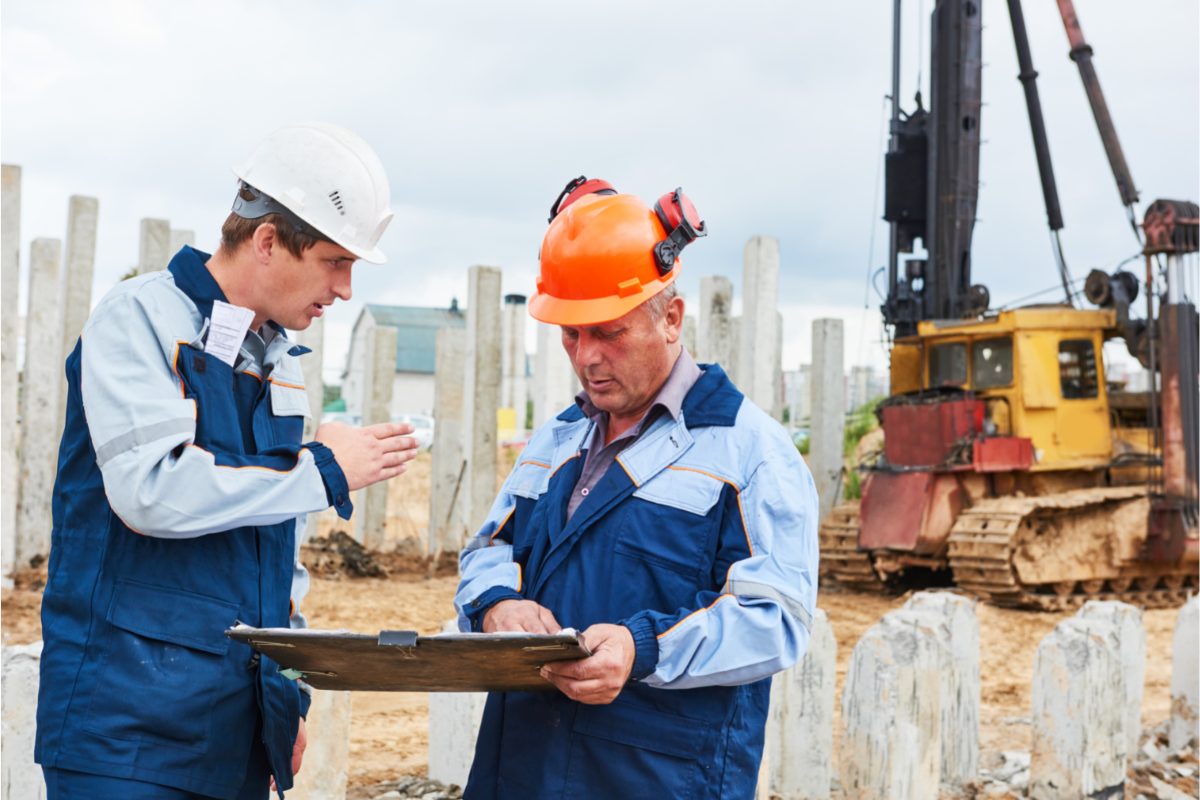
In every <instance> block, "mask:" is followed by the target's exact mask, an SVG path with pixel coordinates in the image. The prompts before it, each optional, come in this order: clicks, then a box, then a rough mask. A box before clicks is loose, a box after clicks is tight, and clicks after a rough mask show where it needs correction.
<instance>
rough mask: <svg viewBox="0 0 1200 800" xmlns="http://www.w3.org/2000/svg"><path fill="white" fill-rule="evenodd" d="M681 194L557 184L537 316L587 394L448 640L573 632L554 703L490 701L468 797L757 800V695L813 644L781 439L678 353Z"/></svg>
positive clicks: (481, 544)
mask: <svg viewBox="0 0 1200 800" xmlns="http://www.w3.org/2000/svg"><path fill="white" fill-rule="evenodd" d="M705 233H706V229H705V228H704V225H703V223H701V222H699V220H698V218H697V216H696V212H695V209H694V208H693V207H692V204H691V203H690V202H689V201H688V199H687V198H686V197H685V196H683V194H682V192H680V191H678V190H677V191H675V192H671V193H668V194H666V195H663V197H662V198H660V200H659V201H658V203H657V204H656V206H655V209H654V211H651V210H650V209H649V208H648V207H647V206H646V205H645V204H644V203H643V202H642V201H641V200H639V199H638V198H636V197H633V196H631V195H627V194H618V193H616V192H615V191H614V190H613V188H612V187H611V186H610V185H608V184H607V183H604V182H603V181H594V180H593V181H585V179H583V178H580V179H578V180H577V181H573V182H571V183H570V184H568V186H567V189H566V190H564V192H563V194H562V195H560V196H559V200H558V201H556V203H555V206H554V208H553V209H552V216H551V223H550V228H549V230H548V231H547V233H546V236H545V240H544V242H543V244H542V249H541V256H540V259H541V274H540V277H539V278H538V281H537V288H538V293H537V296H536V297H535V298H534V299H533V300H532V302H531V303H530V313H531V314H532V315H533V316H534V317H535V318H537V319H539V320H541V321H544V322H548V323H551V324H556V325H559V326H561V328H562V343H563V347H564V348H565V349H566V351H567V354H568V355H569V356H570V359H571V362H572V365H573V366H574V368H575V371H576V374H578V376H579V379H580V381H581V382H582V384H583V392H582V393H580V395H579V396H578V397H577V398H576V404H575V405H573V406H571V407H570V408H567V409H566V410H564V411H563V412H562V413H560V414H559V415H558V417H557V418H556V419H553V420H551V421H550V422H548V423H547V424H545V425H544V426H542V427H541V428H540V429H539V430H538V431H537V432H536V433H535V434H534V436H533V438H532V439H531V440H530V442H529V444H528V446H527V447H526V448H525V451H524V452H523V453H522V455H521V457H520V460H519V463H518V464H517V466H516V468H515V469H514V470H513V472H512V474H511V475H510V476H509V478H508V480H507V481H506V482H505V484H504V487H503V490H502V491H501V493H500V496H499V498H498V499H497V500H496V503H495V505H494V506H493V507H492V510H491V514H490V516H489V518H488V520H487V522H486V523H485V524H484V526H483V528H482V529H481V530H480V531H479V533H478V535H476V536H475V537H474V538H473V539H472V540H471V541H470V543H469V544H468V547H467V549H466V550H465V552H464V553H463V556H462V580H461V583H460V585H459V590H458V595H457V597H456V600H455V602H456V605H457V607H458V610H459V614H460V617H459V624H460V627H462V628H463V629H469V630H476V631H485V632H495V631H529V632H557V631H558V630H559V628H560V627H561V626H571V627H574V628H578V629H581V630H583V636H584V638H585V640H586V642H587V644H588V645H589V646H590V647H591V649H592V651H593V655H592V656H591V657H590V658H587V659H583V660H580V661H571V662H557V663H554V664H550V665H547V666H546V667H544V668H543V670H542V675H543V676H544V677H545V678H546V679H547V680H549V681H550V682H551V683H553V684H554V686H556V687H557V688H558V689H559V690H560V691H558V692H509V693H505V694H492V695H490V696H489V697H488V701H487V707H486V711H485V713H484V719H483V725H482V728H481V730H480V733H479V738H478V744H477V745H476V752H475V761H474V765H473V767H472V769H471V778H470V781H469V783H468V786H467V791H466V797H467V798H468V800H484V798H489V799H490V798H496V799H497V800H499V799H500V798H505V799H507V798H513V799H515V798H522V800H524V799H526V798H551V797H553V798H559V797H572V798H574V797H580V798H601V797H603V798H609V797H611V798H621V800H633V798H656V800H657V799H658V798H693V797H695V798H701V797H704V798H747V799H748V798H751V797H752V796H753V794H754V787H755V783H756V778H757V773H758V766H759V762H760V760H761V757H762V749H763V739H764V728H765V724H766V718H767V705H768V695H769V689H770V681H769V677H770V676H771V675H772V674H773V673H775V672H778V671H780V670H783V669H786V668H787V667H789V666H790V665H792V664H794V663H795V662H796V661H797V660H798V659H799V658H800V656H801V655H802V654H803V652H804V649H805V646H806V645H807V642H808V635H809V628H810V625H811V622H812V617H813V611H814V605H815V602H816V587H817V536H816V529H817V516H816V515H817V498H816V493H815V490H814V488H813V482H812V478H811V476H810V475H809V472H808V470H807V469H806V468H805V465H804V462H803V461H802V460H801V458H800V456H799V454H798V453H797V451H796V448H795V446H794V445H793V444H792V443H791V441H790V440H789V439H788V437H787V435H786V434H785V433H784V431H783V429H782V428H781V427H780V426H779V425H778V424H776V423H775V422H774V421H773V420H771V419H770V418H769V417H768V416H767V415H766V414H764V413H763V412H762V411H761V410H760V409H758V408H757V407H756V406H755V405H754V404H752V403H751V402H749V401H748V400H746V398H745V397H743V396H742V394H741V393H740V392H739V391H738V390H737V389H736V388H735V387H734V385H733V384H732V383H730V381H729V379H728V378H727V377H726V375H725V373H724V372H723V371H722V370H721V368H720V366H718V365H715V364H712V365H697V364H696V363H695V362H694V361H693V360H692V357H691V356H690V355H689V354H688V352H687V351H686V350H684V349H683V348H682V347H681V345H680V342H679V339H680V332H681V329H682V325H683V313H684V304H683V300H682V299H681V298H680V297H678V296H677V293H676V287H675V283H674V282H675V280H676V278H677V277H678V275H679V272H680V269H681V266H680V262H679V261H678V255H679V252H680V251H681V250H682V249H683V247H684V246H686V245H687V244H688V243H689V242H691V241H692V240H693V239H695V238H696V237H697V236H702V235H704V234H705Z"/></svg>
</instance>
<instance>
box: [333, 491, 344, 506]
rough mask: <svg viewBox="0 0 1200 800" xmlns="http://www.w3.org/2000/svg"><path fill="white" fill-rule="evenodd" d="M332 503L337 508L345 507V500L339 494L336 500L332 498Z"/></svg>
mask: <svg viewBox="0 0 1200 800" xmlns="http://www.w3.org/2000/svg"><path fill="white" fill-rule="evenodd" d="M333 502H334V504H335V505H336V506H337V507H338V508H341V507H342V506H344V505H346V498H344V497H342V496H341V495H340V494H339V495H338V496H337V497H336V498H334V501H333Z"/></svg>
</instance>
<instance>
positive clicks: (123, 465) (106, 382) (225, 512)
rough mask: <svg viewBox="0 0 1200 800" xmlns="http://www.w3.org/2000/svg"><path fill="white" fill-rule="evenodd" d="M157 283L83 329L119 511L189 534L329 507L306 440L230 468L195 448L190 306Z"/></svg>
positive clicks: (100, 453)
mask: <svg viewBox="0 0 1200 800" xmlns="http://www.w3.org/2000/svg"><path fill="white" fill-rule="evenodd" d="M136 280H137V279H135V281H136ZM131 283H133V281H131ZM155 288H161V287H156V286H155V284H153V283H151V282H144V283H142V284H140V287H139V286H134V287H131V288H130V289H129V290H128V291H124V292H120V291H118V292H114V293H112V294H110V295H109V296H108V297H107V298H106V299H105V301H104V302H103V303H101V305H100V306H98V307H97V308H96V310H95V311H94V312H93V313H92V316H91V318H90V319H89V321H88V323H87V325H86V326H85V327H84V331H83V335H82V338H83V348H82V364H81V373H82V374H81V383H80V389H81V392H82V395H83V404H84V410H85V413H86V415H87V422H88V429H89V431H90V433H91V437H92V444H93V447H94V448H95V450H96V461H97V464H98V466H99V467H100V471H101V474H102V475H103V478H104V489H105V492H106V493H107V495H108V501H109V504H110V505H111V506H112V508H113V511H114V512H115V513H116V514H117V516H118V517H120V519H121V521H122V522H124V523H125V524H126V525H128V526H129V527H130V528H131V529H133V530H135V531H137V532H138V533H142V534H145V535H147V536H156V537H160V538H190V537H195V536H202V535H204V534H207V533H216V532H220V531H227V530H230V529H231V528H237V527H241V526H249V525H274V524H278V523H281V522H284V521H286V520H289V519H293V518H295V517H297V516H300V515H303V514H308V513H310V512H313V511H320V510H322V509H324V508H326V507H328V505H329V502H328V499H327V494H326V488H325V481H324V480H323V478H322V476H321V470H320V468H319V467H318V466H317V463H316V460H315V458H314V455H313V452H312V451H311V450H309V449H307V448H293V449H292V451H291V452H290V453H285V454H281V453H274V454H272V453H266V454H260V455H259V456H239V457H238V459H237V465H236V466H229V465H223V464H220V463H218V456H219V454H213V453H210V452H208V451H206V450H204V449H201V448H200V447H196V446H194V440H195V433H196V407H195V404H194V402H193V401H192V400H191V399H188V398H185V397H184V392H183V382H182V379H181V378H180V377H179V375H178V374H177V373H176V372H175V368H174V365H175V363H176V350H177V348H179V347H186V346H187V342H186V341H179V340H178V339H177V338H176V337H177V336H178V331H179V329H180V327H181V326H180V323H179V320H178V316H179V315H180V314H181V313H186V309H184V310H183V311H182V312H181V308H180V307H179V306H178V303H175V302H173V298H172V297H171V296H170V295H169V293H167V292H165V291H154V289H155ZM173 330H174V331H175V333H174V335H173ZM325 455H326V456H329V455H331V454H329V453H328V451H326V453H325Z"/></svg>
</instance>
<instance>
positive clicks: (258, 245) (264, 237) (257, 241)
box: [250, 222, 279, 266]
mask: <svg viewBox="0 0 1200 800" xmlns="http://www.w3.org/2000/svg"><path fill="white" fill-rule="evenodd" d="M250 243H251V246H252V247H253V249H254V260H255V261H257V262H258V263H260V264H262V265H264V266H266V265H267V264H268V263H269V262H270V260H271V255H272V254H273V253H274V252H275V248H277V247H279V237H278V236H277V235H276V231H275V223H273V222H264V223H263V224H262V225H259V226H258V227H257V228H255V229H254V236H253V238H251V240H250Z"/></svg>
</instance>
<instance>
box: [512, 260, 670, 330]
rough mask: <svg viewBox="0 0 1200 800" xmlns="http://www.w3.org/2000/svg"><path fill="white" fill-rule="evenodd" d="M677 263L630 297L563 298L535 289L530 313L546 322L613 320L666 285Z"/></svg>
mask: <svg viewBox="0 0 1200 800" xmlns="http://www.w3.org/2000/svg"><path fill="white" fill-rule="evenodd" d="M679 272H680V264H679V262H678V261H676V262H675V268H674V269H672V270H671V272H670V273H668V274H667V275H665V276H663V277H662V278H661V279H660V280H656V281H653V282H651V283H650V284H648V285H646V286H643V287H642V291H640V292H638V293H637V294H634V295H630V296H629V297H621V296H620V295H615V294H614V295H609V296H608V297H599V298H594V299H588V300H565V299H561V298H558V297H551V296H550V295H548V294H542V293H538V294H537V295H535V296H534V297H533V299H532V300H530V301H529V316H531V317H533V318H534V319H536V320H537V321H538V322H545V323H547V324H549V325H568V326H575V325H601V324H603V323H605V322H612V321H613V320H614V319H620V318H621V317H623V316H625V315H626V314H628V313H629V312H630V311H633V310H634V309H635V308H637V307H638V306H640V305H642V304H643V303H645V302H646V301H647V300H649V299H650V298H652V297H654V296H655V295H657V294H658V293H659V292H661V291H662V290H663V289H666V288H667V287H668V286H670V285H671V284H672V283H674V282H675V279H676V278H677V277H678V276H679Z"/></svg>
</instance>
